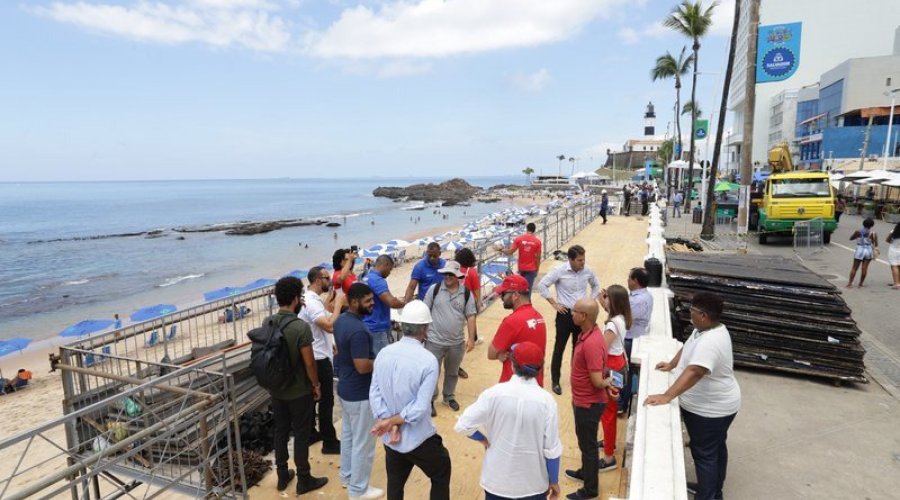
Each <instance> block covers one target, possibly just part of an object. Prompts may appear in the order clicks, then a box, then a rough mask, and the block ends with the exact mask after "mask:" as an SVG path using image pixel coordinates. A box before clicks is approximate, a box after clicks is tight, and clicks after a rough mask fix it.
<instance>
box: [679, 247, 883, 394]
mask: <svg viewBox="0 0 900 500" xmlns="http://www.w3.org/2000/svg"><path fill="white" fill-rule="evenodd" d="M666 275H667V279H668V285H669V287H670V288H671V289H672V291H673V292H674V293H675V309H674V310H675V316H676V320H677V322H678V325H676V326H677V328H675V331H676V332H677V333H676V334H678V333H680V334H681V339H682V340H684V339H686V338H687V337H688V336H689V335H690V334H691V332H692V331H693V327H692V326H691V322H690V312H689V308H690V303H691V298H692V297H693V295H694V293H696V292H700V291H709V292H714V293H717V294H719V295H720V296H721V297H722V298H723V299H724V301H725V312H724V314H723V318H722V323H723V324H724V325H725V326H727V327H728V331H729V332H730V333H731V340H732V344H733V347H734V362H735V365H739V366H750V367H759V368H767V369H771V370H778V371H785V372H792V373H801V374H806V375H814V376H819V377H826V378H831V379H836V380H841V381H848V382H868V380H867V379H866V377H865V366H864V364H863V356H864V355H865V349H864V348H863V347H862V345H861V344H860V340H859V334H860V331H859V328H857V326H856V322H855V321H853V318H852V317H851V316H850V314H851V311H850V308H849V307H847V303H846V302H844V299H843V298H842V297H841V294H840V292H839V291H838V289H837V288H836V287H835V286H834V285H833V284H831V283H830V282H828V281H827V280H825V279H824V278H823V277H821V276H819V275H817V274H816V273H814V272H812V271H810V270H808V269H806V268H805V267H803V266H802V265H800V264H799V263H798V262H795V261H793V260H790V259H786V258H784V257H777V256H758V255H724V254H722V255H716V254H709V253H704V254H687V253H676V252H669V253H667V254H666Z"/></svg>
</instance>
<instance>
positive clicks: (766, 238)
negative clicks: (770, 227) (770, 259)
mask: <svg viewBox="0 0 900 500" xmlns="http://www.w3.org/2000/svg"><path fill="white" fill-rule="evenodd" d="M758 234H759V244H760V245H765V244H766V243H767V242H768V241H769V235H768V234H766V233H764V232H762V231H760V232H759V233H758Z"/></svg>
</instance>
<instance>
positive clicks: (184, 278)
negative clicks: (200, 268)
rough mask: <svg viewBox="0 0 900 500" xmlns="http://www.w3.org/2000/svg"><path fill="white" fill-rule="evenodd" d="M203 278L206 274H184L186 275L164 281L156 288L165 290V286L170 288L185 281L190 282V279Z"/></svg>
mask: <svg viewBox="0 0 900 500" xmlns="http://www.w3.org/2000/svg"><path fill="white" fill-rule="evenodd" d="M204 276H206V273H200V274H186V275H184V276H176V277H175V278H170V279H167V280H166V281H164V282H162V283H160V284H159V285H156V286H157V288H165V287H167V286H172V285H175V284H178V283H181V282H182V281H187V280H192V279H197V278H202V277H204Z"/></svg>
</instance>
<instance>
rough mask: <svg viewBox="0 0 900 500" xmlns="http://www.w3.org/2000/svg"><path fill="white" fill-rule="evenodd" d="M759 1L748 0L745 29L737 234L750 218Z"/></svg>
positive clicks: (742, 230)
mask: <svg viewBox="0 0 900 500" xmlns="http://www.w3.org/2000/svg"><path fill="white" fill-rule="evenodd" d="M759 2H760V0H750V2H749V4H750V12H749V13H750V22H749V23H748V26H747V29H748V30H749V33H748V35H749V36H748V37H747V81H746V88H745V90H744V94H745V97H744V137H743V143H742V144H741V164H740V169H741V191H740V195H739V196H738V199H739V203H738V223H737V232H738V234H746V233H747V223H748V221H749V219H750V180H751V178H752V177H753V119H754V115H755V112H756V51H757V46H756V42H757V38H758V36H759Z"/></svg>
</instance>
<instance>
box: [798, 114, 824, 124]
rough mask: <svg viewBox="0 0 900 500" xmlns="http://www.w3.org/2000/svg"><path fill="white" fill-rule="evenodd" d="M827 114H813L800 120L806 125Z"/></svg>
mask: <svg viewBox="0 0 900 500" xmlns="http://www.w3.org/2000/svg"><path fill="white" fill-rule="evenodd" d="M825 115H826V113H819V114H817V115H816V116H811V117H809V118H807V119H805V120H803V121H802V122H800V125H806V124H807V123H811V122H814V121H816V120H818V119H820V118H822V117H824V116H825Z"/></svg>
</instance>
